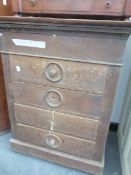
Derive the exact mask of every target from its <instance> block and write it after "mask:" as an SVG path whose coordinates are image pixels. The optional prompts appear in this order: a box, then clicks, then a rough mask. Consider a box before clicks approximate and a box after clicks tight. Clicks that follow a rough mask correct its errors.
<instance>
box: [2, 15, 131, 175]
mask: <svg viewBox="0 0 131 175" xmlns="http://www.w3.org/2000/svg"><path fill="white" fill-rule="evenodd" d="M5 20H6V23H5V22H3V21H5ZM8 20H9V21H8ZM0 24H1V27H2V29H3V28H4V31H3V32H2V42H1V44H2V45H1V52H2V60H3V66H4V76H5V81H6V88H7V96H8V105H9V112H10V119H11V127H12V138H11V140H10V142H11V145H12V148H13V149H14V150H16V151H19V152H23V153H26V154H29V155H33V156H36V157H39V158H42V159H45V160H49V161H52V162H56V163H60V164H62V165H65V166H69V167H73V168H76V169H79V170H82V171H86V172H90V173H93V174H97V175H99V174H101V173H102V170H103V167H104V150H105V144H106V138H107V134H108V128H109V123H110V116H111V112H112V107H113V101H114V97H115V92H116V87H117V82H118V78H119V73H120V69H121V66H122V64H123V55H124V50H125V47H126V42H127V39H128V36H129V30H130V27H131V24H130V23H127V22H111V21H88V20H68V19H65V20H64V19H63V20H62V19H47V18H26V17H25V18H19V17H18V18H16V17H13V18H9V19H8V18H3V19H2V18H1V21H0ZM83 29H84V30H83ZM118 29H119V30H118ZM102 31H104V32H102Z"/></svg>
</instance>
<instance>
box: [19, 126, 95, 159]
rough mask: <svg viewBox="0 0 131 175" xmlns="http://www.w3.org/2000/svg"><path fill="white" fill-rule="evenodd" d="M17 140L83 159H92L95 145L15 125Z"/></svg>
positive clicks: (42, 130) (82, 140) (62, 135)
mask: <svg viewBox="0 0 131 175" xmlns="http://www.w3.org/2000/svg"><path fill="white" fill-rule="evenodd" d="M17 139H18V140H20V141H24V142H27V143H31V144H34V145H38V146H41V147H47V148H49V149H53V150H54V149H55V150H57V151H61V152H65V153H69V154H72V155H75V156H79V157H83V158H92V157H93V153H94V146H95V143H94V142H92V141H87V140H84V139H79V138H75V137H71V136H67V135H64V134H59V133H56V132H53V133H49V131H47V130H44V129H38V128H35V127H29V126H26V125H21V124H17Z"/></svg>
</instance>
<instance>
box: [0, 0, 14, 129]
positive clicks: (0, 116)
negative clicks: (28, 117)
mask: <svg viewBox="0 0 131 175" xmlns="http://www.w3.org/2000/svg"><path fill="white" fill-rule="evenodd" d="M12 14H13V12H12V1H11V0H7V1H6V4H3V1H0V16H9V15H12ZM0 40H1V36H0ZM9 125H10V124H9V117H8V109H7V101H6V92H5V84H4V77H3V69H2V59H1V55H0V131H3V130H6V129H8V128H9Z"/></svg>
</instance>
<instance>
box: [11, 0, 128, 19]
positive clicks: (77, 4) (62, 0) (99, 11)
mask: <svg viewBox="0 0 131 175" xmlns="http://www.w3.org/2000/svg"><path fill="white" fill-rule="evenodd" d="M125 3H126V0H115V1H114V0H81V1H79V0H70V1H67V0H28V1H27V0H19V1H17V0H13V10H14V12H15V13H17V12H21V13H30V14H31V13H37V14H75V15H105V16H106V15H110V16H122V15H123V12H124V7H125Z"/></svg>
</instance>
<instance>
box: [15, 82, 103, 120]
mask: <svg viewBox="0 0 131 175" xmlns="http://www.w3.org/2000/svg"><path fill="white" fill-rule="evenodd" d="M13 94H14V100H15V102H16V103H18V104H24V105H27V106H33V107H40V108H46V109H49V110H52V111H65V112H66V111H68V112H69V113H73V114H77V113H78V114H81V115H82V114H83V115H86V116H87V115H91V116H98V117H99V116H101V111H102V108H103V107H104V97H103V96H102V95H95V94H94V95H93V94H89V93H85V92H78V91H72V90H65V89H59V88H53V87H48V86H41V85H35V84H29V83H20V82H14V83H13ZM65 112H64V113H65Z"/></svg>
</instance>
